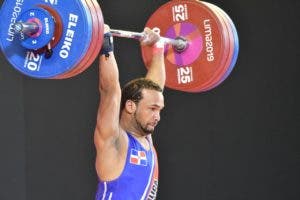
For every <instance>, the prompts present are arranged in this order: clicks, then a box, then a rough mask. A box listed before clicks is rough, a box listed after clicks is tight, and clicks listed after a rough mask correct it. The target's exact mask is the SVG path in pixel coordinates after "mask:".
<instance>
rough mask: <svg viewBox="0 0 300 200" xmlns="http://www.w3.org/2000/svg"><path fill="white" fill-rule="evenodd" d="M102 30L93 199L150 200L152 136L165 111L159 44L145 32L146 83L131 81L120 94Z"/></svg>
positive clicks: (154, 166)
mask: <svg viewBox="0 0 300 200" xmlns="http://www.w3.org/2000/svg"><path fill="white" fill-rule="evenodd" d="M109 30H110V29H109V27H108V26H107V25H105V37H104V45H103V47H102V50H101V53H100V63H99V68H100V69H99V71H100V72H99V73H100V75H99V80H100V81H99V90H100V94H101V97H100V106H99V110H98V117H97V125H96V129H95V135H94V141H95V145H96V150H97V156H96V171H97V174H98V177H99V185H98V191H97V194H96V199H97V200H100V199H119V200H122V199H124V200H125V199H126V200H128V199H133V200H135V199H137V200H138V199H155V197H156V193H157V187H158V163H157V157H156V153H155V150H154V147H153V144H152V138H151V135H152V133H153V131H154V129H155V126H156V125H157V123H158V122H159V120H160V111H161V110H162V109H163V107H164V98H163V94H162V90H163V88H164V85H165V79H166V75H165V64H164V55H163V53H164V43H162V42H161V41H159V39H160V37H159V35H158V34H157V33H155V32H154V31H152V30H151V29H149V28H145V30H144V33H145V37H143V38H142V39H141V43H142V45H148V46H151V47H152V52H153V56H152V62H151V64H150V66H149V70H148V72H147V74H146V76H145V78H139V79H134V80H132V81H130V82H129V83H127V84H126V85H125V86H124V88H123V89H122V91H121V88H120V83H119V74H118V67H117V63H116V60H115V57H114V54H113V42H112V36H111V33H110V32H109Z"/></svg>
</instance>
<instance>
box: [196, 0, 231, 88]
mask: <svg viewBox="0 0 300 200" xmlns="http://www.w3.org/2000/svg"><path fill="white" fill-rule="evenodd" d="M198 2H199V3H202V4H205V5H207V6H208V7H210V9H211V10H212V11H213V12H214V13H215V14H216V15H217V16H218V17H219V20H220V21H221V22H222V23H223V28H224V30H226V33H225V34H226V36H227V42H228V43H229V49H228V52H226V53H225V55H227V56H226V57H224V62H223V63H222V64H221V66H220V68H219V71H218V73H216V74H215V77H214V78H213V81H212V82H210V83H208V84H207V86H203V87H201V88H198V89H196V90H195V91H197V92H203V91H208V90H211V89H213V88H214V87H216V86H217V85H219V84H220V83H221V81H222V79H223V77H224V76H225V75H226V72H227V71H228V69H229V68H230V64H231V60H232V57H233V53H234V37H233V34H232V31H231V26H230V24H229V21H228V20H227V18H225V17H224V15H223V14H222V13H221V12H220V10H219V9H218V8H217V7H216V6H215V5H213V4H210V3H206V2H202V1H198Z"/></svg>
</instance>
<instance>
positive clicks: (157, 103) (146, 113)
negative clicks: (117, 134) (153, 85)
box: [134, 89, 164, 135]
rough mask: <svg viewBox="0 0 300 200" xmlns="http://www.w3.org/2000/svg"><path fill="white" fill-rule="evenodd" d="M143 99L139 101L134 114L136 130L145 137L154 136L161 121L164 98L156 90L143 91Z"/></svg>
mask: <svg viewBox="0 0 300 200" xmlns="http://www.w3.org/2000/svg"><path fill="white" fill-rule="evenodd" d="M142 95H143V98H142V99H141V100H140V101H139V103H138V104H137V107H136V111H135V112H134V119H135V122H136V126H137V127H136V128H137V129H138V130H140V131H141V132H142V133H143V134H144V135H148V134H152V133H153V132H154V128H155V126H156V125H157V124H158V122H159V120H160V111H161V110H162V109H163V107H164V97H163V95H162V93H161V92H158V91H155V90H148V89H144V90H142Z"/></svg>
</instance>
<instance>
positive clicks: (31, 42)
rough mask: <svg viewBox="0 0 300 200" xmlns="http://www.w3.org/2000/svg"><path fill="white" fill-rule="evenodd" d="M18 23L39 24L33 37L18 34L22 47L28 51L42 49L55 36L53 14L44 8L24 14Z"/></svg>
mask: <svg viewBox="0 0 300 200" xmlns="http://www.w3.org/2000/svg"><path fill="white" fill-rule="evenodd" d="M17 21H20V22H33V23H36V24H38V26H39V28H38V30H37V32H36V33H34V34H31V35H26V34H18V35H19V39H20V40H21V45H22V46H23V47H25V48H27V49H40V48H42V47H44V46H46V45H47V44H48V43H49V42H50V41H51V40H52V38H53V35H54V19H53V17H52V16H51V14H50V13H49V12H48V11H47V10H45V9H43V8H38V7H36V8H32V9H29V10H27V11H25V12H23V13H22V14H21V15H20V16H19V17H18V18H17Z"/></svg>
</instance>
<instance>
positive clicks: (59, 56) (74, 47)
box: [0, 0, 92, 78]
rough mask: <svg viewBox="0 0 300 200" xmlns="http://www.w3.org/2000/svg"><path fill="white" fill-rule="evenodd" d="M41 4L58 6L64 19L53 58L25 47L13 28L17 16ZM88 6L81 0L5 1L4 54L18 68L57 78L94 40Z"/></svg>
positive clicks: (1, 38) (33, 74)
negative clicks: (92, 38) (70, 0)
mask: <svg viewBox="0 0 300 200" xmlns="http://www.w3.org/2000/svg"><path fill="white" fill-rule="evenodd" d="M52 2H53V3H52ZM37 5H42V6H43V8H45V9H46V10H47V7H49V8H51V9H52V10H55V11H56V12H57V13H58V15H59V16H60V17H61V20H62V23H63V33H62V36H61V38H60V40H59V41H58V43H57V44H56V46H55V47H54V48H53V49H52V50H53V54H52V56H51V58H49V59H46V58H45V56H44V54H43V53H40V52H35V51H32V50H28V49H26V48H24V47H22V46H21V44H20V40H19V39H18V37H17V36H16V34H15V33H14V31H13V24H14V23H15V22H16V20H17V17H18V16H19V15H20V14H21V13H23V12H24V11H26V10H28V9H31V8H33V7H35V6H37ZM84 6H85V5H83V4H82V2H81V1H80V0H74V1H72V3H70V2H68V1H48V2H45V1H44V0H27V1H26V2H24V1H23V2H19V1H18V2H17V3H16V2H15V1H9V0H6V1H4V3H3V5H2V7H1V11H0V18H1V19H4V18H5V19H7V18H8V20H5V21H3V23H1V27H0V46H1V49H2V51H3V54H4V56H5V57H6V58H7V59H8V61H9V62H10V63H11V64H12V66H13V67H14V68H15V69H17V70H19V71H20V72H22V73H23V74H25V75H27V76H31V77H35V78H53V77H55V76H57V75H59V74H62V73H65V72H67V71H69V70H71V69H72V68H74V67H75V66H76V65H77V63H79V62H80V60H81V59H82V58H83V56H84V55H85V53H86V51H87V49H88V47H89V45H90V42H91V37H92V35H91V34H92V33H91V32H92V20H91V16H90V13H89V12H88V11H87V9H86V8H85V7H84Z"/></svg>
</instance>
